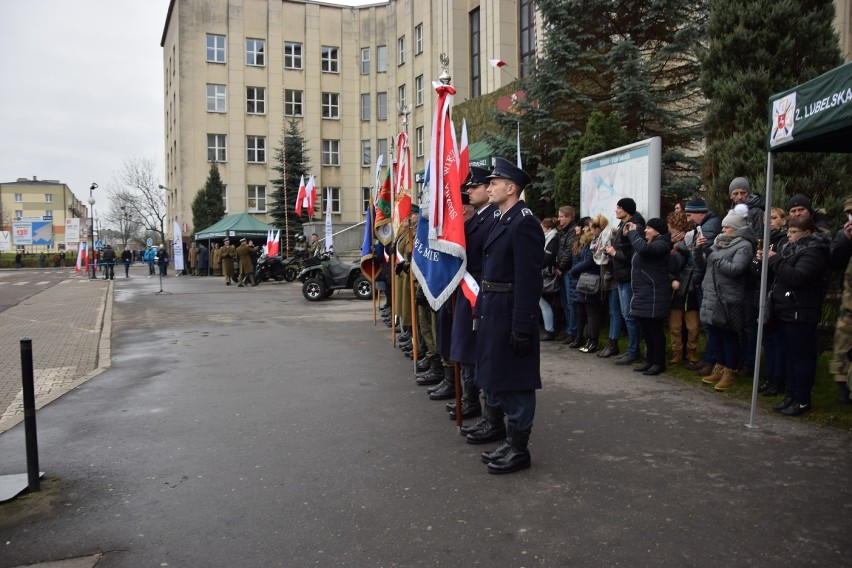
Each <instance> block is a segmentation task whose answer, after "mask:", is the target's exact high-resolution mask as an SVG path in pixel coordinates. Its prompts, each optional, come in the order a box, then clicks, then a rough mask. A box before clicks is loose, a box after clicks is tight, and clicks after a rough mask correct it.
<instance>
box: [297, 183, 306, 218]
mask: <svg viewBox="0 0 852 568" xmlns="http://www.w3.org/2000/svg"><path fill="white" fill-rule="evenodd" d="M304 201H305V176H302V179H300V180H299V193H297V194H296V208H295V209H296V215H301V214H302V202H304Z"/></svg>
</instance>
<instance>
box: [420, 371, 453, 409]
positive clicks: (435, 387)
mask: <svg viewBox="0 0 852 568" xmlns="http://www.w3.org/2000/svg"><path fill="white" fill-rule="evenodd" d="M450 381H455V378H454V377H450V376H448V375H447V374H446V373H444V378H443V379H441V382H440V383H438V384H437V385H432V386H431V387H429V388H428V389H426V393H427V394H432V393H433V392H436V391H439V390H444V389H446V388H449V382H450ZM453 404H455V403H453Z"/></svg>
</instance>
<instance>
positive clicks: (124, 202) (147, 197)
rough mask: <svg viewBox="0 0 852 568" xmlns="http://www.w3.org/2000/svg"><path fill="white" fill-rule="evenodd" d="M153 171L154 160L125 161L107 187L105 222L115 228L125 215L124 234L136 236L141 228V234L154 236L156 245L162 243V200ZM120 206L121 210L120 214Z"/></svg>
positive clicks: (163, 215) (154, 167)
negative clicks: (127, 226) (145, 233)
mask: <svg viewBox="0 0 852 568" xmlns="http://www.w3.org/2000/svg"><path fill="white" fill-rule="evenodd" d="M155 171H156V161H155V160H153V159H148V158H137V157H131V158H128V159H126V160H125V161H124V162H123V163H122V164H121V169H120V170H119V171H118V172H116V173H115V174H114V177H113V182H112V184H110V186H109V187H107V193H108V194H109V196H110V200H111V202H112V205H111V208H110V210H109V212H108V213H107V215H106V216H105V219H107V220H109V221H110V222H111V223H114V224H115V225H116V226H118V225H119V219H121V215H122V213H123V212H126V213H127V214H128V215H129V217H130V221H129V227H130V229H128V234H134V233H138V231H139V229H140V228H141V229H143V230H144V231H145V232H152V233H157V234H158V235H159V237H160V242H161V243H165V242H166V215H167V213H166V198H165V193H164V192H163V190H161V189H160V188H159V185H160V182H159V180H158V178H157V174H156V173H155ZM121 207H124V208H125V210H124V211H122V210H121ZM123 222H124V221H122V223H123Z"/></svg>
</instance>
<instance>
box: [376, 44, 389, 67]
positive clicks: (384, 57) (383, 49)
mask: <svg viewBox="0 0 852 568" xmlns="http://www.w3.org/2000/svg"><path fill="white" fill-rule="evenodd" d="M387 71H388V46H386V45H380V46H378V47H377V48H376V73H387Z"/></svg>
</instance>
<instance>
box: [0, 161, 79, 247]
mask: <svg viewBox="0 0 852 568" xmlns="http://www.w3.org/2000/svg"><path fill="white" fill-rule="evenodd" d="M74 218H79V219H80V221H79V222H78V226H79V227H80V230H84V229H85V226H86V219H87V206H86V204H85V203H83V202H81V201H80V200H79V199H77V197H76V196H75V195H74V193H73V192H72V191H71V189H70V188H69V187H68V186H67V185H66V184H64V183H62V182H60V181H57V180H40V179H38V178H37V177H35V176H33V178H32V179H29V178H18V179H17V180H15V181H13V182H6V183H0V231H13V229H14V225H13V224H15V223H22V222H23V223H25V224H29V225H30V226H29V230H28V232H27V234H26V239H27V241H28V243H29V241H31V242H32V244H26V245H22V246H23V247H24V248H26V250H28V251H29V250H34V251H38V250H57V249H58V248H59V247H60V246H63V247H64V246H65V245H66V244H68V245H69V247H70V248H74V249H76V247H77V241H74V242H72V243H66V239H65V236H66V235H65V225H66V219H74ZM11 244H12V245H14V244H15V235H12V241H11Z"/></svg>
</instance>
